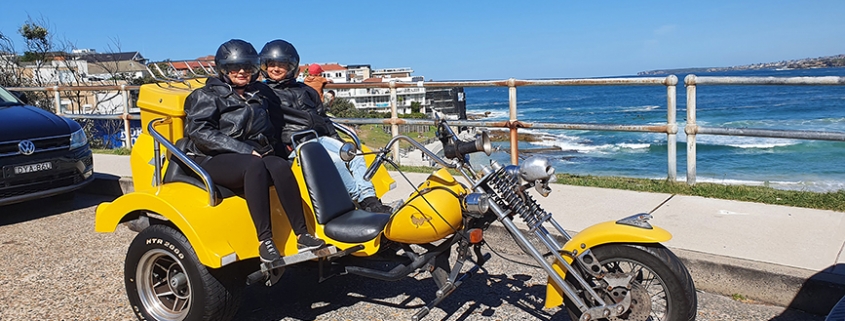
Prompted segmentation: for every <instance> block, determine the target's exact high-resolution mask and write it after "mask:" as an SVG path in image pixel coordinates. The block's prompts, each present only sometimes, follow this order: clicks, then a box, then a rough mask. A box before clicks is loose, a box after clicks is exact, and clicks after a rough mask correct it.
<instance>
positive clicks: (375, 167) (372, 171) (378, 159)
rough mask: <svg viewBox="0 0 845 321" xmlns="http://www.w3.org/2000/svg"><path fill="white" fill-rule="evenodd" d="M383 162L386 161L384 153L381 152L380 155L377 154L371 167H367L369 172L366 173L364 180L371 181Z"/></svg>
mask: <svg viewBox="0 0 845 321" xmlns="http://www.w3.org/2000/svg"><path fill="white" fill-rule="evenodd" d="M382 163H384V154H383V153H380V154H378V156H376V160H375V161H373V163H372V164H370V167H367V172H366V173H364V180H365V181H369V180H370V179H372V178H373V175H375V174H376V171H377V170H378V168H379V167H380V166H381V164H382Z"/></svg>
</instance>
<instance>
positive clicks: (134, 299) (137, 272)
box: [123, 224, 245, 321]
mask: <svg viewBox="0 0 845 321" xmlns="http://www.w3.org/2000/svg"><path fill="white" fill-rule="evenodd" d="M227 272H228V273H227ZM231 272H233V271H232V269H227V268H225V267H224V268H221V269H216V270H214V269H211V270H210V269H208V268H207V267H206V266H204V265H202V264H201V263H200V262H199V259H197V255H196V253H195V252H194V249H193V247H191V244H190V243H188V240H187V238H185V236H184V235H182V233H180V232H179V231H177V230H175V229H173V228H172V227H169V226H166V225H160V224H157V225H152V226H150V227H148V228H146V229H144V230H143V231H141V232H140V233H138V235H136V236H135V239H134V240H133V241H132V244H131V245H130V246H129V251H128V252H127V253H126V262H125V266H124V271H123V273H124V281H125V284H126V294H127V296H128V297H129V302H130V304H131V306H132V311H133V312H134V313H135V315H136V316H137V317H138V319H139V320H160V321H165V320H168V321H169V320H189V321H195V320H215V321H217V320H219V321H223V320H230V319H232V317H233V316H234V315H235V312H237V310H238V307H239V306H240V302H241V300H240V294H241V292H242V290H243V288H244V286H245V281H244V279H243V278H242V276H241V275H238V274H237V273H231Z"/></svg>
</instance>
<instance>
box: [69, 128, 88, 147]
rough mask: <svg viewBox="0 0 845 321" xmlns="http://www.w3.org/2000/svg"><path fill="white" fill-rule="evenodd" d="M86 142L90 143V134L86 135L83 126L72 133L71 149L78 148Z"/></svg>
mask: <svg viewBox="0 0 845 321" xmlns="http://www.w3.org/2000/svg"><path fill="white" fill-rule="evenodd" d="M86 144H88V136H86V135H85V131H84V130H82V128H80V129H79V130H77V131H75V132H73V134H70V149H76V148H79V147H82V146H85V145H86Z"/></svg>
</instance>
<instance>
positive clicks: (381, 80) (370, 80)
mask: <svg viewBox="0 0 845 321" xmlns="http://www.w3.org/2000/svg"><path fill="white" fill-rule="evenodd" d="M363 82H384V78H376V77H371V78H367V79H364V81H363Z"/></svg>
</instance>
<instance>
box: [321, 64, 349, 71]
mask: <svg viewBox="0 0 845 321" xmlns="http://www.w3.org/2000/svg"><path fill="white" fill-rule="evenodd" d="M320 67H322V68H323V71H335V70H346V67H344V66H341V65H339V64H325V65H320Z"/></svg>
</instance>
